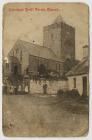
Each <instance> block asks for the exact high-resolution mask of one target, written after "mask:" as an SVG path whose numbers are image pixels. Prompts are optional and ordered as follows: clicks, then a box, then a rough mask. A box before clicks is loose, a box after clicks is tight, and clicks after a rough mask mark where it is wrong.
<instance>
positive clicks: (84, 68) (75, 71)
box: [66, 57, 89, 76]
mask: <svg viewBox="0 0 92 140" xmlns="http://www.w3.org/2000/svg"><path fill="white" fill-rule="evenodd" d="M88 65H89V64H88V58H87V57H86V58H84V59H82V61H81V62H79V63H78V64H77V65H76V66H75V67H73V68H72V69H71V70H70V71H69V72H68V73H67V74H66V76H76V75H82V74H88V72H89V66H88Z"/></svg>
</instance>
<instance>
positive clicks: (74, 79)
mask: <svg viewBox="0 0 92 140" xmlns="http://www.w3.org/2000/svg"><path fill="white" fill-rule="evenodd" d="M73 81H74V88H76V78H73Z"/></svg>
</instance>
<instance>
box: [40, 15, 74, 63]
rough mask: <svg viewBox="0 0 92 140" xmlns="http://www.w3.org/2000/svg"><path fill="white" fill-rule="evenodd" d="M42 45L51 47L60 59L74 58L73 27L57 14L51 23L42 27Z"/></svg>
mask: <svg viewBox="0 0 92 140" xmlns="http://www.w3.org/2000/svg"><path fill="white" fill-rule="evenodd" d="M43 46H45V47H48V48H50V49H52V51H53V52H54V53H55V54H56V56H57V57H58V58H59V59H61V60H65V59H67V58H70V59H74V58H75V28H74V27H72V26H70V25H68V24H66V23H65V22H64V21H63V19H62V17H61V16H58V17H57V18H56V19H55V21H54V23H53V24H51V25H48V26H45V27H44V33H43Z"/></svg>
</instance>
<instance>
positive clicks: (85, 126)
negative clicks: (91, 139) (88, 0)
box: [2, 2, 90, 137]
mask: <svg viewBox="0 0 92 140" xmlns="http://www.w3.org/2000/svg"><path fill="white" fill-rule="evenodd" d="M89 38H90V37H89V7H88V5H86V4H84V3H68V2H67V3H22V2H21V3H7V4H5V5H4V6H3V38H2V39H3V52H2V55H3V58H2V69H3V71H2V75H3V79H2V81H3V93H2V130H3V134H4V136H6V137H83V136H87V135H88V131H89V51H90V44H89Z"/></svg>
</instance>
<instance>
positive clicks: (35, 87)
mask: <svg viewBox="0 0 92 140" xmlns="http://www.w3.org/2000/svg"><path fill="white" fill-rule="evenodd" d="M44 84H47V93H48V94H56V93H57V91H58V90H60V89H63V90H67V89H68V81H43V80H41V81H33V80H30V93H31V94H34V93H42V94H43V85H44Z"/></svg>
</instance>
